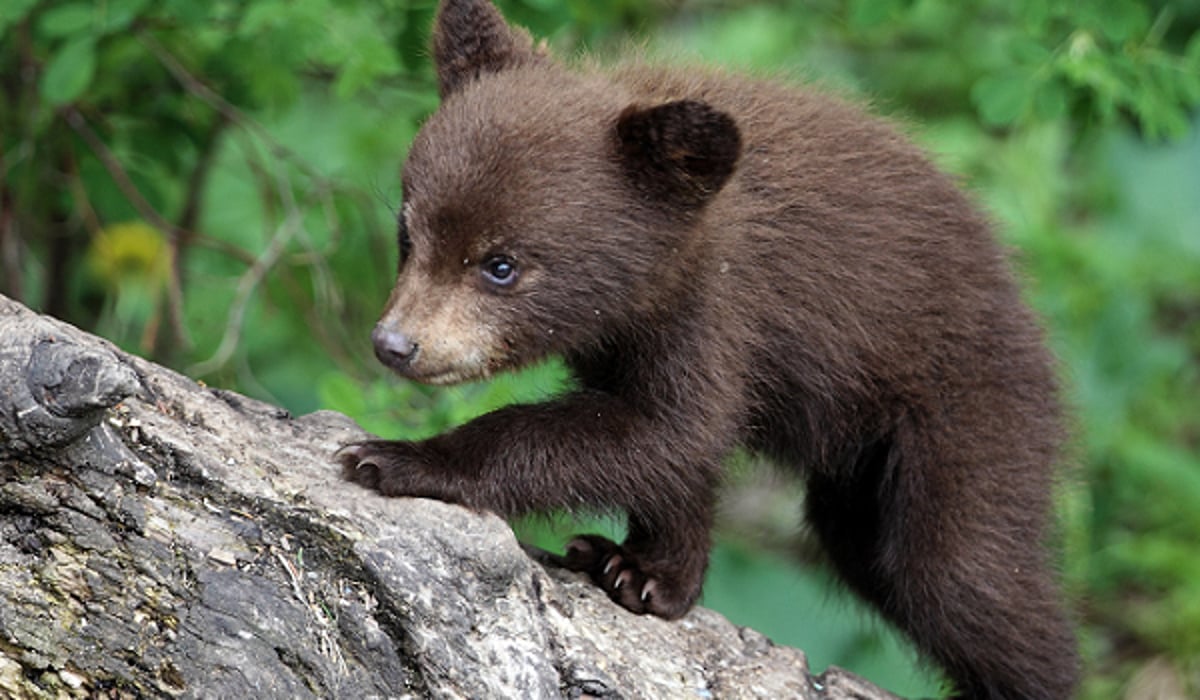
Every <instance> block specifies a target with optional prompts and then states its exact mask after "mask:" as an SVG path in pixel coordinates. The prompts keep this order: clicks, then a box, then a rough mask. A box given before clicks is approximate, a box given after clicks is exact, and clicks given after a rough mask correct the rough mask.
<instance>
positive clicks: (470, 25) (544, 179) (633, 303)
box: [372, 0, 742, 384]
mask: <svg viewBox="0 0 1200 700" xmlns="http://www.w3.org/2000/svg"><path fill="white" fill-rule="evenodd" d="M433 51H434V58H435V62H436V66H437V73H438V83H439V89H440V92H441V96H442V105H441V107H440V108H439V109H438V111H437V112H435V113H434V114H433V115H432V116H431V117H430V118H429V120H428V121H427V122H426V123H425V124H424V125H423V126H422V128H421V131H420V133H419V134H418V135H417V137H416V139H415V140H414V142H413V144H412V147H411V149H410V152H409V156H408V161H407V163H406V164H405V167H404V173H403V187H404V205H403V208H402V213H401V215H400V222H399V235H398V239H399V246H400V269H399V277H398V279H397V282H396V286H395V288H394V289H393V291H392V295H391V298H390V299H389V300H388V304H387V309H386V311H385V312H384V314H383V317H382V318H381V319H380V321H379V323H378V325H377V326H376V328H375V331H374V333H373V334H372V339H373V341H374V345H375V353H376V355H377V356H378V358H379V359H380V361H381V362H383V363H384V364H386V365H388V366H389V367H391V368H392V369H394V370H396V371H397V372H400V373H401V374H403V375H405V376H407V377H409V378H412V379H416V380H418V381H423V382H427V383H431V384H450V383H457V382H462V381H470V380H474V379H480V378H484V377H487V376H490V375H491V374H492V373H493V372H496V371H499V370H503V369H509V368H515V367H519V366H522V365H525V364H528V363H529V362H534V361H537V360H539V359H542V358H544V357H546V356H547V355H551V354H558V353H565V352H571V351H581V350H584V349H586V348H587V347H588V346H589V345H591V344H594V343H599V342H603V340H604V339H605V338H608V337H612V336H613V335H614V334H616V333H619V332H620V330H621V328H622V327H628V326H629V325H630V324H636V323H637V322H639V319H640V320H642V321H644V320H645V319H644V318H642V316H643V314H645V313H649V312H650V311H651V310H655V309H657V310H661V309H662V308H663V306H664V304H666V303H667V301H666V299H667V298H668V297H669V295H670V294H671V293H672V286H673V283H672V280H673V279H675V278H679V277H681V276H682V273H681V272H680V271H679V270H678V269H677V268H678V267H679V262H678V260H679V258H680V256H687V255H688V254H689V251H695V249H696V248H699V247H702V246H703V242H702V241H697V239H698V237H699V234H698V233H697V232H698V231H700V230H702V229H703V227H704V225H705V212H706V211H707V210H708V209H709V204H710V203H711V201H712V200H713V199H714V198H715V197H716V196H717V194H718V193H719V192H720V191H721V189H722V187H723V186H724V185H725V184H726V182H727V181H728V180H729V178H730V177H731V176H732V175H733V173H734V170H735V167H736V165H737V161H738V158H739V156H740V154H741V148H742V144H741V135H740V132H739V130H738V127H737V125H736V123H735V122H734V120H733V119H732V118H731V117H730V116H728V115H727V114H725V113H724V112H722V111H719V110H718V109H716V108H714V107H712V106H711V105H709V104H707V103H705V102H703V101H699V100H693V99H678V100H674V101H666V102H661V101H660V102H658V103H651V104H646V103H644V101H642V100H638V99H637V98H636V97H635V96H633V95H630V94H629V91H628V88H625V87H622V86H621V85H619V84H617V83H615V82H613V81H611V80H609V79H607V78H605V77H604V76H603V75H599V74H584V73H576V72H573V71H571V70H568V69H567V67H565V66H563V65H560V64H559V63H557V62H556V61H554V60H553V59H551V58H550V57H549V56H548V55H546V53H545V52H544V51H541V50H538V49H535V48H534V47H533V45H532V41H531V40H530V38H529V36H528V35H527V34H525V33H524V32H523V31H521V30H519V29H516V28H513V27H510V26H508V25H507V24H506V23H505V21H504V19H503V18H502V17H501V16H500V14H499V12H498V11H497V10H496V9H495V7H493V6H492V4H491V3H490V2H488V1H487V0H444V1H443V2H442V5H441V7H440V9H439V12H438V18H437V21H436V24H435V27H434V36H433Z"/></svg>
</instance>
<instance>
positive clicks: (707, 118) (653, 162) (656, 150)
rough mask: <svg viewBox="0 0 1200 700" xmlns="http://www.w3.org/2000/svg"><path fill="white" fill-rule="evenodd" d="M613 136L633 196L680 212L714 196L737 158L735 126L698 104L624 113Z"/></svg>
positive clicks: (677, 103)
mask: <svg viewBox="0 0 1200 700" xmlns="http://www.w3.org/2000/svg"><path fill="white" fill-rule="evenodd" d="M616 131H617V142H618V147H619V149H620V157H621V161H622V165H623V166H624V167H625V170H626V174H627V175H628V176H629V177H630V178H631V179H632V180H633V182H634V183H635V185H636V186H637V188H638V190H639V191H640V192H642V193H644V194H645V195H647V196H649V197H651V198H654V199H656V200H659V201H664V202H666V203H670V204H674V205H675V206H677V207H680V208H682V209H684V210H695V209H699V208H701V207H703V206H704V205H705V204H706V203H707V202H708V201H709V200H710V199H711V198H712V197H713V196H714V195H715V194H716V193H717V192H719V191H720V190H721V188H722V187H723V186H724V185H725V183H726V181H728V180H729V177H730V176H731V175H733V171H734V170H735V169H736V167H737V162H738V158H740V157H741V153H742V135H741V132H740V131H739V130H738V126H737V122H735V121H734V120H733V117H731V116H729V115H728V114H726V113H724V112H722V111H720V110H718V109H716V108H714V107H712V106H711V105H709V104H708V103H707V102H702V101H700V100H677V101H674V102H667V103H665V104H660V105H655V106H653V107H640V106H638V105H633V106H630V107H627V108H625V110H624V111H622V112H621V116H620V117H618V118H617V129H616Z"/></svg>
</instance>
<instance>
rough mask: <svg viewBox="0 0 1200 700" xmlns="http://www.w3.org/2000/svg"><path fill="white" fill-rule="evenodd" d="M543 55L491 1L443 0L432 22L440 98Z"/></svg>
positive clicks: (542, 57) (540, 58) (526, 35)
mask: <svg viewBox="0 0 1200 700" xmlns="http://www.w3.org/2000/svg"><path fill="white" fill-rule="evenodd" d="M544 58H545V55H544V54H543V53H540V52H538V51H535V50H534V48H533V39H532V38H531V37H530V36H529V34H528V33H527V32H525V31H524V30H521V29H518V28H515V27H510V26H509V25H508V23H507V22H505V21H504V16H503V15H501V14H500V11H499V10H497V9H496V6H495V5H493V4H492V3H491V2H490V0H442V3H441V6H440V7H439V8H438V13H437V19H436V20H434V23H433V59H434V64H435V65H436V66H437V75H438V92H439V93H440V95H441V97H442V99H445V98H447V97H449V96H450V95H451V94H453V93H455V92H457V91H458V90H459V89H460V88H462V87H463V86H464V85H466V84H467V83H469V82H471V81H472V80H476V79H478V78H479V77H480V76H483V75H486V74H488V73H499V72H500V71H502V70H505V69H507V68H512V67H515V66H518V65H521V64H522V63H526V62H529V61H536V60H542V59H544Z"/></svg>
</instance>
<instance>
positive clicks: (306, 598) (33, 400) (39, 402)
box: [0, 296, 894, 699]
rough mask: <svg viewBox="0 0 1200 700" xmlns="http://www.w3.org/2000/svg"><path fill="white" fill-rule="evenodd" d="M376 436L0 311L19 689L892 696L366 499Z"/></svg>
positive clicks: (490, 541)
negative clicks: (349, 448) (350, 477)
mask: <svg viewBox="0 0 1200 700" xmlns="http://www.w3.org/2000/svg"><path fill="white" fill-rule="evenodd" d="M362 435H363V433H362V431H361V430H360V429H359V428H358V427H357V426H356V425H355V424H354V423H353V422H352V421H351V420H349V419H348V418H346V417H345V416H342V415H339V414H335V413H331V412H319V413H315V414H311V415H307V416H301V417H292V416H290V415H288V414H287V413H286V412H285V411H283V410H281V409H279V408H276V407H274V406H270V405H266V404H263V403H260V402H258V401H254V400H251V399H248V398H246V397H243V396H239V395H237V394H233V393H231V392H227V391H221V390H219V389H213V388H207V387H204V386H202V385H200V384H197V383H195V382H193V381H191V380H189V379H187V378H185V377H183V376H180V375H179V374H176V373H174V372H172V371H170V370H168V369H165V368H163V367H160V366H157V365H154V364H152V363H149V362H147V361H145V360H142V359H140V358H138V357H134V356H131V355H128V354H126V353H123V352H121V351H120V350H119V349H117V348H115V347H113V346H112V345H111V344H109V343H107V342H106V341H104V340H102V339H99V338H96V337H94V336H91V335H88V334H86V333H83V332H81V331H79V330H77V329H75V328H72V327H70V326H68V325H66V324H64V323H61V322H59V321H56V320H54V319H51V318H48V317H44V316H39V315H37V314H35V313H33V312H31V311H30V310H28V309H26V308H25V307H23V306H21V305H20V304H18V303H16V302H14V301H12V300H9V299H7V298H5V297H3V296H0V601H2V602H0V696H3V697H13V698H46V697H105V698H108V697H115V698H127V697H128V698H137V697H204V698H408V697H412V698H423V697H436V698H551V697H572V698H579V697H594V698H618V697H627V698H673V697H680V698H743V697H767V698H863V699H870V698H889V697H894V696H891V695H889V694H887V693H885V692H883V691H881V690H878V689H876V688H874V687H872V686H870V685H869V684H867V683H865V682H864V681H862V680H859V679H857V678H855V677H854V676H852V675H851V674H849V673H846V672H844V671H841V670H839V669H831V670H829V671H827V672H826V673H824V674H822V675H819V676H814V675H810V674H809V672H808V667H807V662H806V660H805V657H804V654H803V653H802V652H800V651H798V650H795V649H790V648H787V647H781V646H776V645H774V644H772V643H771V642H770V641H769V640H767V639H766V638H765V637H763V636H762V635H760V634H758V633H756V632H754V631H752V630H749V629H739V628H736V627H734V626H733V625H731V624H730V623H729V622H727V621H726V620H725V619H724V618H722V617H721V616H719V615H718V614H716V613H714V612H711V611H708V610H704V609H697V610H694V611H693V612H691V613H690V614H689V615H687V616H686V617H685V618H683V619H682V620H680V621H677V622H665V621H663V620H659V619H656V618H652V617H639V616H634V615H631V614H629V613H627V612H626V611H624V610H622V609H621V608H618V607H617V606H616V605H614V604H612V603H610V602H609V601H608V599H607V598H605V597H604V595H603V594H602V593H601V592H600V591H599V590H598V589H596V588H594V587H593V586H592V585H591V584H589V583H587V582H585V581H583V580H581V579H580V578H579V576H577V575H575V574H572V573H569V572H565V571H562V570H559V569H557V568H554V567H552V566H546V565H544V564H540V563H538V562H537V561H535V560H534V559H533V558H531V557H530V556H528V555H527V554H526V553H525V552H524V551H523V550H522V548H521V546H520V545H519V544H518V542H517V541H516V539H515V538H514V536H513V534H512V531H511V530H510V529H509V527H508V526H507V525H506V524H505V523H504V522H503V521H502V520H500V519H499V518H497V517H495V516H491V515H487V514H477V513H473V512H470V511H467V510H465V509H462V508H459V507H456V506H452V505H446V504H443V503H438V502H434V501H427V500H421V499H385V498H381V497H379V496H376V495H374V494H372V493H368V492H367V491H365V490H363V489H361V488H358V487H356V486H354V485H351V484H346V483H343V482H342V481H341V480H340V478H339V477H338V472H337V469H336V467H335V466H334V465H333V463H332V462H331V455H332V453H333V452H334V450H335V449H336V448H337V447H338V446H340V445H342V444H344V443H346V442H348V441H351V440H353V439H356V438H360V437H362Z"/></svg>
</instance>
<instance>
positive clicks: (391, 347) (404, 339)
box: [371, 324, 418, 369]
mask: <svg viewBox="0 0 1200 700" xmlns="http://www.w3.org/2000/svg"><path fill="white" fill-rule="evenodd" d="M371 342H372V343H374V345H375V357H377V358H379V361H380V362H382V363H383V364H385V365H387V366H388V367H395V368H396V369H403V368H404V367H407V366H408V363H410V362H412V359H413V357H415V356H416V354H417V349H418V346H417V344H416V343H414V342H413V341H412V338H409V337H408V336H407V335H405V334H403V333H401V332H400V331H396V330H392V329H390V328H386V327H384V326H383V325H382V324H380V325H377V326H375V330H373V331H371Z"/></svg>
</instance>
